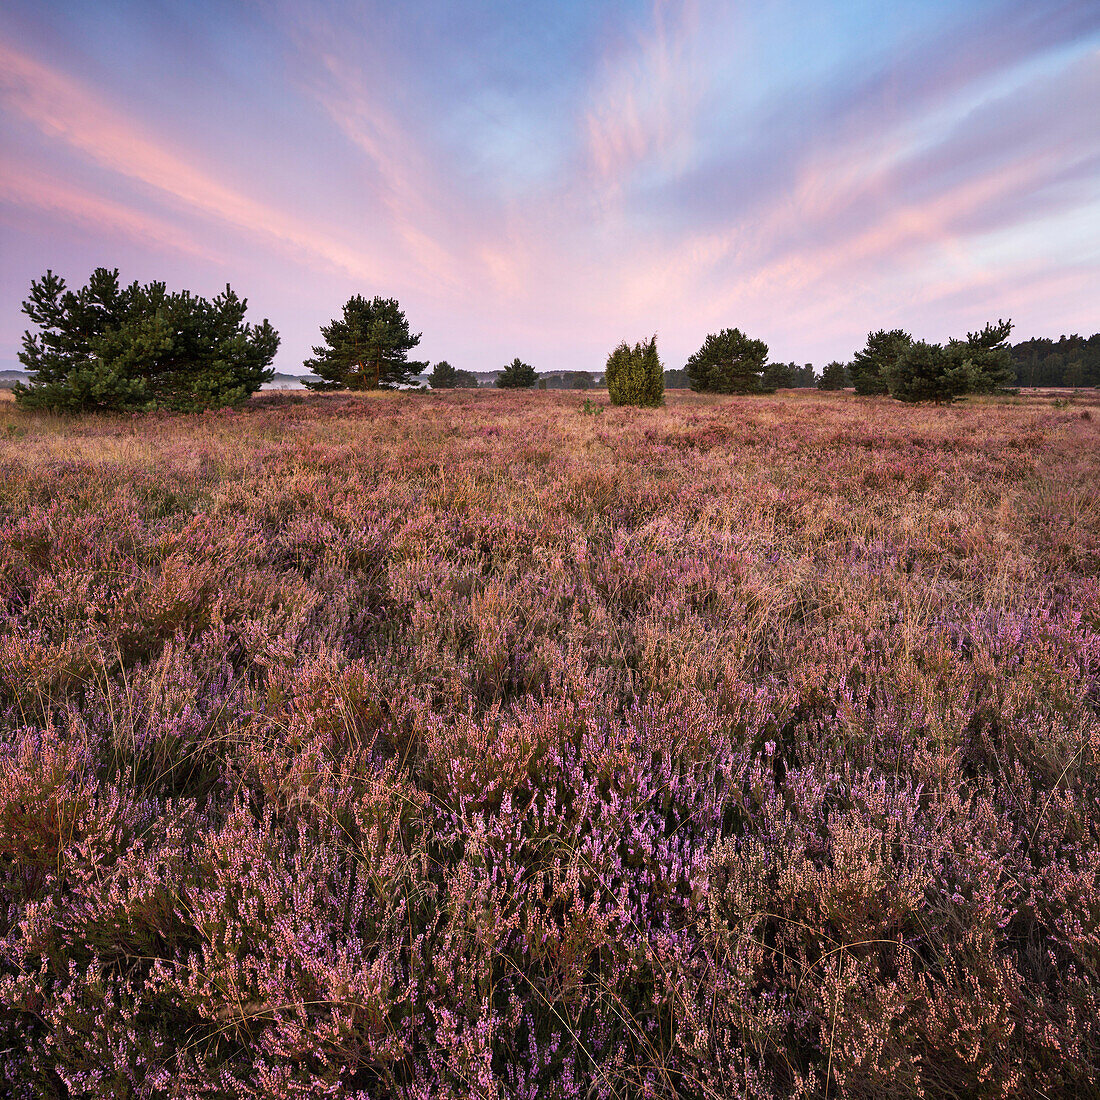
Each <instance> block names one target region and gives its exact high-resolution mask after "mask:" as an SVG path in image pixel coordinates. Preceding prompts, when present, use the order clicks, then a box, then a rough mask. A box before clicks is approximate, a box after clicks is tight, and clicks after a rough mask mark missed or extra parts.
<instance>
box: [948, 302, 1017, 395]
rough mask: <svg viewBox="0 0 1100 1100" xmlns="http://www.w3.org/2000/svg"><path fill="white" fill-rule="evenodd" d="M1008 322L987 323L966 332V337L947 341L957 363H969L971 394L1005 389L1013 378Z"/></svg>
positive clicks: (1011, 382) (1014, 378)
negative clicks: (976, 329)
mask: <svg viewBox="0 0 1100 1100" xmlns="http://www.w3.org/2000/svg"><path fill="white" fill-rule="evenodd" d="M1011 332H1012V322H1011V321H1000V320H999V321H998V322H997V323H996V324H995V325H991V324H986V326H985V328H983V329H982V330H981V332H968V333H967V334H966V339H965V340H950V341H949V342H948V344H947V350H948V352H949V353H950V354H951V355H952V356H953V357H954V358H955V359H956V361H958V362H960V363H961V362H965V363H969V365H970V367H969V369H970V389H971V390H972V391H973V392H974V393H999V392H1004V391H1005V390H1006V389H1008V388H1009V387H1010V386H1012V385H1013V383H1014V382H1015V381H1016V368H1015V365H1014V364H1013V362H1012V353H1011V352H1010V351H1009V350H1008V337H1009V334H1010V333H1011Z"/></svg>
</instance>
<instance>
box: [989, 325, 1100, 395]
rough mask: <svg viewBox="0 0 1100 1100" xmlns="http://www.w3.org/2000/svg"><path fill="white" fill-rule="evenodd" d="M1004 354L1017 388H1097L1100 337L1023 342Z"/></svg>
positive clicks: (1099, 378) (1043, 338) (1095, 335)
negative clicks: (1010, 359)
mask: <svg viewBox="0 0 1100 1100" xmlns="http://www.w3.org/2000/svg"><path fill="white" fill-rule="evenodd" d="M1008 351H1009V354H1010V355H1011V356H1012V365H1013V367H1014V369H1015V371H1016V385H1017V386H1059V387H1061V386H1073V387H1075V388H1076V387H1079V386H1100V333H1096V334H1094V335H1092V336H1088V337H1084V336H1078V335H1076V334H1074V335H1073V336H1060V337H1059V338H1058V339H1057V341H1055V340H1051V339H1049V338H1048V337H1040V338H1038V339H1034V340H1024V341H1022V342H1021V343H1019V344H1013V345H1012V346H1011V347H1010V348H1009V349H1008Z"/></svg>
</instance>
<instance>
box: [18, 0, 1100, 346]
mask: <svg viewBox="0 0 1100 1100" xmlns="http://www.w3.org/2000/svg"><path fill="white" fill-rule="evenodd" d="M13 4H14V5H15V7H16V8H18V9H19V10H20V11H22V12H23V14H24V22H25V23H27V22H28V21H30V22H33V21H35V20H37V23H36V24H35V25H38V26H40V27H41V33H40V34H39V36H38V37H37V38H35V39H34V40H33V41H32V40H31V38H29V37H27V36H25V35H20V36H18V37H17V36H16V34H15V32H14V31H11V30H8V31H7V32H6V31H5V22H4V18H3V17H0V138H2V139H3V140H4V143H5V149H6V158H7V162H8V172H7V176H6V178H5V180H4V182H3V184H2V185H0V202H2V203H4V204H5V205H6V206H7V207H8V208H9V209H15V210H19V209H23V210H26V211H28V212H30V211H34V212H35V216H36V217H37V218H38V219H40V220H46V221H51V222H53V223H54V224H56V225H58V226H62V225H64V224H66V223H68V224H73V225H79V226H80V227H81V228H82V232H85V233H90V232H92V231H93V227H94V229H95V231H96V232H98V234H99V236H100V238H101V239H102V241H103V242H104V247H105V248H109V246H110V242H111V240H112V239H117V240H122V239H125V240H127V241H129V242H131V243H132V244H133V243H134V242H144V246H145V247H146V248H147V250H148V252H149V254H150V257H151V258H156V257H168V256H169V255H170V254H177V255H179V256H181V257H184V256H186V257H187V258H188V262H189V263H191V264H192V265H194V264H196V263H197V264H203V263H208V264H211V265H215V264H216V265H217V266H218V267H219V274H223V273H224V272H223V271H222V270H221V269H223V268H225V267H232V265H233V264H234V263H236V262H241V263H244V262H247V263H248V264H249V270H251V271H254V272H256V271H261V272H263V273H264V274H265V277H266V278H267V282H268V286H269V290H270V294H269V300H268V301H267V302H266V303H265V306H264V308H265V310H268V311H270V312H271V314H272V316H273V320H275V321H276V322H277V323H278V320H279V315H280V301H282V307H281V312H282V313H283V315H284V316H285V317H286V318H287V319H288V320H287V322H286V325H285V326H284V348H285V349H286V352H285V355H286V356H288V357H289V358H291V359H293V358H296V357H298V356H300V355H301V354H302V353H304V352H305V351H306V350H307V349H308V347H309V345H310V344H311V343H313V342H315V339H316V325H317V324H319V323H321V322H322V321H324V320H327V316H325V317H320V316H319V317H316V318H313V317H312V311H313V310H315V309H317V308H320V309H322V310H326V309H327V310H328V315H331V314H332V313H335V312H336V310H337V309H338V308H339V305H340V302H341V301H342V300H343V298H344V297H345V296H346V295H347V294H348V293H351V292H355V291H360V292H363V293H368V294H370V293H382V294H397V295H399V296H400V297H401V299H402V303H403V305H406V307H407V308H408V310H409V312H410V319H411V320H412V321H413V324H414V327H416V328H417V329H420V328H423V330H424V332H425V339H424V344H423V345H422V349H423V350H424V352H425V354H427V355H429V356H431V355H434V356H437V357H447V358H449V359H451V361H452V362H455V363H456V365H460V366H470V367H478V366H485V365H493V364H494V363H495V362H496V361H497V360H498V359H499V360H500V361H503V360H504V359H506V358H510V357H511V355H513V354H516V353H521V354H523V355H524V356H525V357H527V358H530V359H532V360H533V361H535V362H536V363H539V364H542V363H546V364H547V365H549V364H553V365H561V366H574V367H581V366H588V367H591V366H598V365H599V361H600V360H601V359H602V357H603V355H604V354H606V350H607V348H608V347H610V346H611V345H612V344H613V343H614V342H616V341H617V340H619V339H621V338H623V337H628V336H629V337H631V338H636V337H639V336H641V335H643V334H645V333H648V332H652V331H653V330H654V329H658V330H659V331H660V333H661V340H662V346H663V348H664V351H665V355H666V358H667V359H668V360H669V362H670V363H671V364H673V365H675V364H676V363H677V362H679V361H682V359H683V357H684V356H686V355H687V354H688V353H690V351H692V350H693V349H694V347H697V346H698V344H699V342H700V341H701V339H702V337H703V336H704V335H705V333H706V332H707V331H709V330H713V329H714V328H715V327H719V326H724V325H732V324H737V325H740V326H741V327H743V328H748V329H749V330H750V331H753V332H754V333H758V334H759V335H761V336H763V337H765V338H766V339H768V340H769V342H770V343H771V344H772V346H773V350H774V351H775V353H776V354H777V355H780V356H781V357H784V358H791V357H796V358H798V359H800V360H801V361H805V360H807V359H814V360H821V359H827V358H833V357H837V356H843V355H847V354H849V353H850V351H851V349H852V347H854V346H856V345H857V344H858V342H859V341H860V340H861V338H862V335H863V334H864V333H865V332H866V331H867V329H868V328H869V327H872V326H877V325H878V324H883V323H890V324H904V325H906V326H910V327H914V328H922V326H923V328H922V331H923V329H928V330H929V333H930V334H932V335H942V333H941V330H942V329H943V328H945V327H951V328H957V327H960V326H962V327H966V326H969V327H973V326H974V325H976V324H980V323H981V322H982V321H983V320H984V319H985V318H984V317H983V316H982V315H981V314H982V313H983V312H984V311H989V310H992V311H993V312H994V313H997V312H1000V313H1002V314H1003V313H1008V312H1009V310H1010V307H1011V308H1016V307H1015V306H1012V304H1013V303H1015V304H1016V306H1018V307H1019V308H1021V310H1022V312H1021V316H1026V317H1028V318H1030V319H1031V320H1030V321H1029V323H1032V324H1041V325H1042V326H1043V327H1044V329H1049V330H1051V331H1054V330H1057V329H1058V328H1059V327H1060V326H1063V325H1064V326H1075V327H1088V324H1089V323H1090V322H1089V320H1088V318H1089V317H1091V316H1092V315H1093V314H1092V312H1091V311H1093V310H1094V308H1095V305H1094V303H1095V301H1096V300H1097V298H1098V297H1100V229H1098V228H1097V226H1100V191H1098V187H1097V179H1098V171H1100V125H1098V124H1097V116H1096V112H1095V108H1094V104H1095V103H1096V102H1097V101H1098V100H1100V8H1098V7H1097V6H1096V4H1095V3H1092V2H1090V0H1076V2H1074V0H1053V2H1052V3H1049V4H1043V5H1036V4H1033V3H1029V2H1024V0H980V2H978V3H975V4H969V5H964V6H962V7H958V6H956V7H952V6H950V5H947V4H944V5H942V6H939V7H937V6H935V5H925V4H917V3H901V4H898V5H895V6H893V7H892V8H891V9H890V12H889V15H888V17H887V16H883V17H881V18H876V19H875V20H874V21H870V20H869V16H868V15H867V13H866V12H863V11H862V9H858V8H856V7H854V6H851V5H844V4H840V3H839V2H836V3H833V2H832V0H815V2H812V3H811V0H780V2H779V3H776V4H774V5H768V6H766V7H765V6H751V5H729V4H727V3H723V2H721V0H689V2H685V3H674V2H672V0H624V2H623V3H622V4H616V5H613V6H604V5H587V4H582V3H580V0H532V3H531V4H530V5H527V6H524V8H523V11H522V12H520V11H519V9H517V8H515V7H514V6H513V5H509V4H507V3H506V2H504V0H486V2H485V4H484V5H479V6H476V7H471V8H468V9H466V8H464V9H463V10H462V12H461V13H459V12H457V11H456V9H455V8H454V6H453V5H450V4H447V3H446V2H444V0H409V2H408V3H407V4H402V5H400V6H398V7H393V6H389V7H385V8H383V7H382V6H380V5H373V4H366V5H362V4H353V3H350V2H347V0H299V2H298V3H295V4H291V3H289V0H255V2H252V3H249V4H248V5H247V6H246V7H241V8H238V7H237V6H236V5H235V4H230V5H229V6H228V7H227V8H226V9H225V11H226V12H228V13H229V14H225V13H219V11H218V10H215V8H213V7H212V8H210V9H204V10H203V11H202V12H201V13H197V14H196V20H198V21H199V22H198V23H196V30H195V33H194V34H193V35H192V36H191V37H190V38H189V39H188V46H187V49H188V51H190V54H189V56H188V59H187V63H186V64H184V63H182V62H181V61H180V59H179V58H169V57H168V55H167V54H165V55H164V56H165V60H166V64H165V72H166V75H165V82H166V83H165V85H164V86H163V87H160V86H158V87H157V89H156V91H157V95H156V97H155V99H156V104H159V107H158V106H156V105H154V104H153V103H146V102H142V101H141V100H140V99H137V98H135V97H134V95H133V85H132V83H131V84H128V85H127V87H126V89H123V88H122V86H121V84H119V82H118V81H117V80H115V79H114V78H113V77H112V76H110V75H106V74H109V73H110V72H111V71H112V67H114V68H115V69H117V62H118V58H119V57H121V56H122V54H123V52H124V49H125V45H126V44H125V43H114V42H113V41H111V40H110V39H109V38H107V37H106V36H104V35H102V34H99V33H98V31H97V32H96V33H95V34H92V35H89V36H86V37H87V39H88V40H87V41H83V40H79V39H78V35H77V31H76V30H73V29H72V23H73V22H74V19H75V21H79V19H80V18H82V17H80V16H79V15H78V16H76V17H72V16H70V17H68V18H62V16H61V15H60V9H57V10H54V8H53V5H52V4H51V2H50V0H44V2H42V3H38V4H32V2H31V0H13ZM118 4H119V13H120V14H119V21H120V25H121V26H123V27H125V26H126V25H127V23H129V24H132V25H133V26H134V27H135V28H137V27H140V28H142V34H141V35H137V34H136V33H135V36H134V42H132V43H130V46H131V48H132V49H134V50H146V51H149V50H154V49H155V50H161V51H165V50H170V49H171V43H172V41H173V35H172V33H170V30H171V28H167V27H162V26H160V25H159V24H158V23H157V20H158V19H160V18H161V17H160V16H159V15H158V13H157V12H158V9H154V8H152V7H149V6H145V5H142V4H140V3H137V2H136V0H118ZM242 13H246V14H247V17H245V14H242ZM32 15H33V19H32ZM223 18H224V19H225V20H226V21H227V22H232V23H233V26H234V33H237V34H239V33H240V29H241V28H242V27H246V28H251V32H252V33H254V34H256V35H257V36H258V37H262V40H263V48H262V51H261V49H260V46H258V45H256V41H254V40H253V39H248V38H243V39H240V40H235V41H234V42H233V49H232V50H229V49H228V43H221V44H220V45H219V41H220V40H219V33H220V28H221V24H220V22H219V20H220V19H223ZM89 19H90V17H89ZM86 22H87V25H88V26H89V27H95V26H97V25H96V24H94V21H86ZM28 25H29V23H28ZM224 33H225V34H228V33H229V32H228V31H226V32H224ZM16 42H19V45H18V46H17V45H16V44H15V43H16ZM59 43H64V47H65V48H64V49H62V48H60V47H59V45H58V44H59ZM151 43H152V45H151ZM548 44H549V45H548ZM204 50H206V51H213V53H214V55H215V56H211V57H207V56H205V55H204V54H203V51H204ZM252 50H255V51H257V52H255V53H252V52H250V51H252ZM112 51H116V52H117V56H116V52H112ZM191 54H193V55H194V56H193V58H192V57H191V56H190V55H191ZM230 57H232V60H233V63H234V64H235V65H237V66H238V69H239V71H238V72H237V73H236V76H235V77H234V86H233V89H232V94H233V95H234V96H237V97H238V99H239V94H240V92H241V90H242V89H247V91H248V96H249V100H248V102H249V104H251V108H250V109H252V110H254V111H258V110H261V109H262V110H263V112H264V117H265V118H267V119H275V120H278V119H279V117H280V115H281V114H283V115H285V117H286V118H287V120H288V125H287V126H286V127H285V133H284V132H281V130H280V127H279V125H278V123H277V121H276V122H275V124H270V123H268V125H267V127H266V129H265V128H263V127H257V128H256V129H254V130H253V129H248V130H247V132H246V133H244V134H241V141H240V142H238V141H237V136H238V134H239V133H240V130H241V126H242V120H243V121H244V123H245V124H246V125H247V118H248V115H247V111H246V110H245V107H243V106H241V104H240V103H239V102H238V99H235V100H234V102H235V103H236V104H237V106H236V111H235V113H234V117H233V119H232V120H229V119H225V120H223V119H220V118H218V117H217V112H216V111H214V112H211V111H210V110H209V105H210V103H211V102H212V101H214V102H216V97H211V96H210V95H209V94H208V93H207V92H206V90H205V88H204V98H203V104H204V113H203V114H202V115H201V117H199V116H197V115H196V116H192V115H191V114H190V113H189V111H188V109H187V108H188V105H189V103H190V102H191V96H192V94H193V92H194V88H193V87H192V86H191V84H189V83H188V79H189V78H188V76H187V73H188V72H189V71H191V70H192V69H193V70H194V71H201V72H202V73H203V74H204V79H205V80H215V81H216V80H218V79H219V74H220V73H225V72H226V71H227V64H228V59H229V58H230ZM142 60H143V63H144V64H145V66H146V67H147V68H151V67H153V66H154V64H155V58H153V57H152V56H143V57H142ZM169 60H171V61H172V64H171V65H169V64H167V62H168V61H169ZM192 60H193V65H192V64H191V62H192ZM227 94H230V93H229V90H228V89H227ZM166 103H168V104H171V103H175V104H177V108H178V109H177V110H175V111H171V112H168V111H166V109H165V107H164V104H166ZM291 119H292V120H293V125H290V124H289V122H290V120H291ZM238 144H239V145H240V146H241V148H239V149H238ZM245 146H247V153H246V152H245V148H244V147H245ZM1077 225H1079V226H1080V228H1079V230H1077V231H1075V230H1074V228H1073V227H1074V226H1077ZM58 234H59V236H63V233H62V231H60V230H59V231H58ZM164 262H165V266H166V267H168V268H169V269H170V267H171V263H170V262H169V261H168V260H167V259H165V260H164ZM54 266H58V265H57V264H55V265H54ZM34 273H35V274H37V273H39V272H37V271H36V272H34ZM169 273H170V272H169ZM280 288H284V289H280ZM1024 288H1027V289H1024ZM243 289H247V288H243ZM280 295H281V296H282V297H281V298H280ZM1029 295H1030V297H1029ZM330 300H331V305H325V303H327V302H329V301H330ZM997 302H1003V303H1005V305H1004V306H1003V307H1001V306H997V305H996V304H995V303H997ZM1029 302H1030V303H1040V302H1041V303H1042V310H1043V312H1042V314H1041V315H1040V313H1039V312H1038V307H1037V306H1036V308H1034V309H1033V308H1031V307H1030V306H1029ZM308 303H320V305H319V306H317V305H308ZM3 323H7V322H3ZM932 330H934V331H932ZM286 365H290V366H293V365H294V363H293V362H290V361H286Z"/></svg>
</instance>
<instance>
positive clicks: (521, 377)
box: [497, 355, 539, 390]
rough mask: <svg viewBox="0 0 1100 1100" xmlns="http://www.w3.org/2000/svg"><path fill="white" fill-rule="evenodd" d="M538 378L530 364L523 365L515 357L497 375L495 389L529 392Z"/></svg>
mask: <svg viewBox="0 0 1100 1100" xmlns="http://www.w3.org/2000/svg"><path fill="white" fill-rule="evenodd" d="M538 380H539V376H538V375H537V374H536V373H535V368H534V367H532V366H531V364H530V363H525V362H524V361H523V360H522V359H520V358H519V356H518V355H517V356H516V358H515V359H513V360H512V361H511V362H510V363H509V364H508V366H506V367H505V368H504V370H502V371H501V372H500V374H498V375H497V388H498V389H502V390H529V389H531V387H532V386H534V385H536V384H537V383H538Z"/></svg>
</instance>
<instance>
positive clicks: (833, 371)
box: [817, 359, 848, 390]
mask: <svg viewBox="0 0 1100 1100" xmlns="http://www.w3.org/2000/svg"><path fill="white" fill-rule="evenodd" d="M847 385H848V367H847V365H846V364H844V363H838V362H837V361H836V360H835V359H834V360H833V362H831V363H829V364H828V365H827V366H826V367H825V369H824V370H823V371H822V372H821V377H820V378H819V379H818V380H817V388H818V389H819V390H842V389H844V388H845V387H846V386H847Z"/></svg>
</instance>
